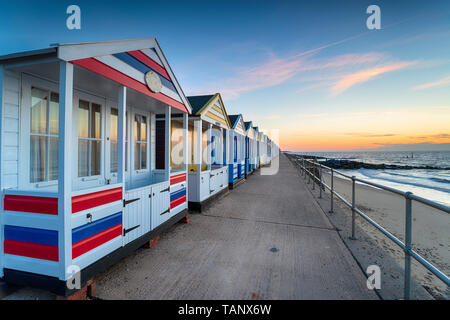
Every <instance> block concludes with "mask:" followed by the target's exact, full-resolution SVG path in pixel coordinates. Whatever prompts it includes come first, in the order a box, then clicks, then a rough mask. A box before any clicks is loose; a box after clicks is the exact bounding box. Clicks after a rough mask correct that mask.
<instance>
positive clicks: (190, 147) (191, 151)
mask: <svg viewBox="0 0 450 320" xmlns="http://www.w3.org/2000/svg"><path fill="white" fill-rule="evenodd" d="M188 150H189V153H188V161H189V171H192V170H195V168H194V152H195V151H194V127H193V126H191V125H190V126H189V127H188Z"/></svg>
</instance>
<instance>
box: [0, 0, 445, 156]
mask: <svg viewBox="0 0 450 320" xmlns="http://www.w3.org/2000/svg"><path fill="white" fill-rule="evenodd" d="M70 4H77V5H79V6H80V8H81V17H82V22H81V27H82V28H81V30H68V29H67V28H66V24H65V21H66V18H67V14H66V13H65V11H66V8H67V6H68V5H70ZM371 4H377V5H379V6H380V8H381V21H382V22H381V24H382V29H381V30H368V29H367V28H366V19H367V17H368V16H369V15H368V14H366V8H367V7H368V6H369V5H371ZM143 37H157V38H158V41H159V42H160V44H161V46H162V48H163V50H164V52H165V54H166V56H167V58H168V60H169V62H170V64H171V66H172V68H173V70H174V72H175V73H176V75H177V78H178V80H179V82H180V83H181V85H182V87H183V89H184V91H185V93H186V94H187V95H191V94H203V93H212V92H221V93H222V95H223V97H224V100H225V104H226V107H227V110H228V113H229V114H233V113H242V114H243V115H244V118H245V120H253V121H254V122H255V123H256V124H258V125H259V126H260V127H263V128H265V129H266V130H268V132H269V130H270V129H279V130H280V131H279V136H280V144H281V145H282V146H284V147H285V148H288V149H295V150H347V149H364V148H376V147H379V146H390V145H394V144H407V145H411V147H412V148H413V147H414V145H419V144H423V143H425V144H426V143H432V144H442V145H443V146H445V145H444V144H445V143H449V142H450V129H449V127H450V126H448V125H447V126H446V125H445V121H444V120H445V119H446V118H447V117H450V90H449V84H450V2H449V1H364V0H353V1H249V0H247V1H219V0H215V1H211V0H210V1H171V2H168V1H132V0H129V1H121V2H115V1H57V2H56V1H20V0H19V1H8V2H6V1H3V2H2V4H1V10H0V54H6V53H11V52H17V51H22V50H30V49H38V48H43V47H46V46H48V45H49V44H50V43H56V42H78V41H100V40H112V39H129V38H143ZM447 120H450V118H447ZM448 122H449V121H447V123H448ZM446 148H448V145H447V146H446Z"/></svg>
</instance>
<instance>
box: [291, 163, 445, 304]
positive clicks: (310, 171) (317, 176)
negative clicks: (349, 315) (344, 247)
mask: <svg viewBox="0 0 450 320" xmlns="http://www.w3.org/2000/svg"><path fill="white" fill-rule="evenodd" d="M297 164H299V166H300V168H301V169H302V176H304V178H305V179H306V178H307V177H308V184H309V183H311V180H312V183H313V185H312V189H313V190H315V184H316V183H317V184H318V187H319V198H322V189H324V187H325V188H327V189H328V190H329V191H330V193H331V197H330V198H331V202H330V213H333V202H334V196H336V197H337V198H338V199H339V200H341V201H342V202H343V203H344V204H345V205H346V206H348V207H349V208H350V209H351V210H352V235H351V237H350V239H352V240H356V237H355V218H356V214H358V215H360V216H361V217H363V218H364V219H365V220H366V221H367V222H369V223H370V224H371V225H372V226H374V227H375V228H377V229H378V230H379V231H381V232H382V233H383V234H384V235H385V236H386V237H388V238H389V239H390V240H392V241H393V242H394V243H395V244H396V245H398V246H399V247H400V248H401V249H403V251H404V252H405V280H404V281H405V282H404V299H405V300H409V299H410V298H411V257H413V258H414V259H415V260H416V261H418V262H419V263H420V264H422V265H423V266H424V267H425V268H426V269H428V270H429V271H431V272H432V273H433V274H434V275H435V276H436V277H438V278H439V279H440V280H441V281H443V282H444V283H445V284H446V285H447V286H449V285H450V279H449V277H448V276H447V275H445V274H444V273H443V272H442V271H440V270H439V269H438V268H436V267H435V266H433V265H432V264H431V263H430V262H429V261H427V260H426V259H425V258H423V257H422V256H420V255H419V254H418V253H417V252H416V251H414V250H413V249H412V247H411V244H412V218H411V202H412V200H415V201H418V202H420V203H423V204H425V205H427V206H430V207H433V208H435V209H438V210H441V211H444V212H447V213H450V207H448V206H445V205H442V204H439V203H436V202H434V201H431V200H428V199H425V198H422V197H419V196H417V195H414V194H413V193H411V192H403V191H401V190H398V189H395V188H390V187H387V186H384V185H381V184H378V183H374V182H371V181H367V180H364V179H359V178H356V177H355V176H350V175H348V174H345V173H343V172H341V171H338V170H335V169H333V168H330V167H327V166H324V165H322V164H320V163H318V162H317V159H316V161H311V160H307V159H305V158H303V159H302V160H301V161H300V159H297ZM323 169H325V170H328V171H329V173H330V174H331V182H330V185H331V186H328V185H327V184H326V183H324V182H323V180H322V170H323ZM335 174H338V175H341V176H343V177H345V178H348V179H350V180H351V181H352V200H351V203H350V202H349V201H348V200H346V199H345V198H344V197H343V196H341V195H340V194H339V193H337V192H336V191H335V190H334V176H335ZM356 182H361V183H364V184H367V185H371V186H373V187H376V188H379V189H382V190H386V191H389V192H392V193H395V194H398V195H400V196H402V197H404V198H405V243H403V242H402V241H401V240H400V239H398V238H397V237H396V236H394V235H393V234H392V233H390V232H389V231H387V230H386V229H385V228H383V227H382V226H381V225H379V224H378V223H377V222H375V221H374V220H372V219H371V218H370V217H369V216H367V215H366V214H365V213H364V212H362V211H361V210H359V209H358V208H357V207H356V199H355V197H356V194H355V184H356Z"/></svg>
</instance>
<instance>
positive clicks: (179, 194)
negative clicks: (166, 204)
mask: <svg viewBox="0 0 450 320" xmlns="http://www.w3.org/2000/svg"><path fill="white" fill-rule="evenodd" d="M185 195H186V188H183V189H180V190H178V191H175V192H174V193H171V194H170V201H173V200H176V199H178V198H180V197H182V196H185Z"/></svg>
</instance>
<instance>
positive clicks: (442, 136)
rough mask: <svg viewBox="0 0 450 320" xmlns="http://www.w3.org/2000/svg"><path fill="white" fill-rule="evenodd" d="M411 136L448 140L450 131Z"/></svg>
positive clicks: (421, 138)
mask: <svg viewBox="0 0 450 320" xmlns="http://www.w3.org/2000/svg"><path fill="white" fill-rule="evenodd" d="M411 138H416V139H420V140H423V139H443V140H447V139H450V134H449V133H439V134H431V135H427V136H420V137H411Z"/></svg>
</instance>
